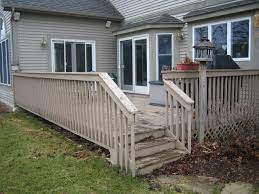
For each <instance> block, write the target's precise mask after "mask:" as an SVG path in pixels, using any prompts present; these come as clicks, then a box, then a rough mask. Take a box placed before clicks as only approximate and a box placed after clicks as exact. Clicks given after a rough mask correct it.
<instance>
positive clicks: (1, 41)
mask: <svg viewBox="0 0 259 194" xmlns="http://www.w3.org/2000/svg"><path fill="white" fill-rule="evenodd" d="M7 41H8V44H9V40H8V38H4V39H2V40H0V47H1V53H0V54H1V56H2V61H1V64H2V65H1V67H2V72H0V73H1V78H2V79H3V81H4V77H5V76H4V75H6V83H4V82H1V80H0V85H4V86H11V70H10V69H11V68H10V59H8V57H9V50H8V47H9V46H8V47H7ZM3 43H4V44H5V46H4V47H3ZM3 48H5V56H4V52H3ZM4 58H5V64H4ZM4 65H6V66H5V68H6V70H5V72H4ZM9 80H10V83H8V82H9Z"/></svg>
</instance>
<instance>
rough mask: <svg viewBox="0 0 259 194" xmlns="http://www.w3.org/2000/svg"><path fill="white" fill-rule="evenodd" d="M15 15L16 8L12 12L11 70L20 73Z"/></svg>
mask: <svg viewBox="0 0 259 194" xmlns="http://www.w3.org/2000/svg"><path fill="white" fill-rule="evenodd" d="M14 13H15V8H14V7H12V12H11V39H12V40H11V46H12V49H11V52H12V61H11V70H12V71H19V63H18V60H16V57H17V48H16V47H15V46H16V37H15V36H16V34H15V32H16V29H15V24H14V22H15V20H14Z"/></svg>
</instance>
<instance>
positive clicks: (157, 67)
mask: <svg viewBox="0 0 259 194" xmlns="http://www.w3.org/2000/svg"><path fill="white" fill-rule="evenodd" d="M160 35H171V50H172V53H171V56H172V58H171V60H172V61H171V68H173V67H175V64H174V34H173V33H156V80H158V79H159V75H158V72H159V56H158V36H160Z"/></svg>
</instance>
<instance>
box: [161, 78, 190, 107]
mask: <svg viewBox="0 0 259 194" xmlns="http://www.w3.org/2000/svg"><path fill="white" fill-rule="evenodd" d="M164 84H165V88H166V90H167V91H168V92H170V93H171V94H172V95H173V96H174V98H175V99H176V100H177V101H179V102H180V103H181V104H182V105H183V106H184V107H185V108H186V109H187V110H191V106H192V105H193V104H194V101H193V100H192V99H191V98H190V97H189V96H188V95H187V94H185V93H184V92H183V91H182V90H181V89H180V88H179V87H178V86H177V85H175V84H174V83H173V82H172V81H168V80H164Z"/></svg>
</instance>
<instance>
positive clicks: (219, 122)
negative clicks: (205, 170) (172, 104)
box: [162, 69, 259, 140]
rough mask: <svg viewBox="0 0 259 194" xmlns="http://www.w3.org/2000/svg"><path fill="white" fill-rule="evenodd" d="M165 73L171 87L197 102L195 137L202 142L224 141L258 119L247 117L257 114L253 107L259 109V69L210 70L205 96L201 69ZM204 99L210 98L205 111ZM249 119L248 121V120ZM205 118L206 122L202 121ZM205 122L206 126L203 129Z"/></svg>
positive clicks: (194, 121)
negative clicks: (202, 99)
mask: <svg viewBox="0 0 259 194" xmlns="http://www.w3.org/2000/svg"><path fill="white" fill-rule="evenodd" d="M162 73H163V79H165V80H166V81H169V80H170V81H169V82H171V85H173V84H175V85H176V86H177V87H179V88H180V89H181V90H182V91H183V92H184V93H185V94H186V95H188V96H189V97H190V98H191V99H193V100H194V111H195V112H194V115H193V121H192V122H193V125H192V127H193V129H192V132H193V133H192V136H193V138H195V139H198V138H199V139H200V140H203V139H204V138H208V139H215V138H221V137H223V136H224V135H225V134H232V133H238V132H239V130H242V126H244V125H246V123H254V121H255V120H256V118H255V116H247V115H248V114H251V115H253V114H252V112H254V111H255V110H253V109H254V108H253V107H255V108H256V107H259V106H258V103H259V100H258V97H259V95H258V91H259V90H258V89H257V88H258V87H257V86H258V83H259V69H212V70H207V72H206V76H207V79H206V81H207V84H206V85H207V91H206V93H205V94H202V93H200V78H199V71H198V70H195V71H194V70H187V71H183V70H180V71H179V70H177V71H174V70H173V71H164V72H162ZM165 87H166V84H165ZM171 87H172V86H171ZM179 88H178V89H179ZM200 96H207V97H206V100H205V101H206V102H205V104H206V105H205V107H206V109H207V110H201V108H200ZM247 106H250V107H249V108H247ZM256 110H258V109H256ZM202 111H203V112H202ZM202 113H205V114H204V115H205V116H203V117H202V118H201V116H200V115H202ZM245 118H246V120H247V121H248V122H246V121H244V120H245ZM201 119H205V121H204V122H201ZM237 121H239V123H237ZM201 123H203V124H202V125H203V126H204V127H201ZM240 123H241V124H240ZM203 128H204V129H205V131H204V135H203V132H202V131H203Z"/></svg>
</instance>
